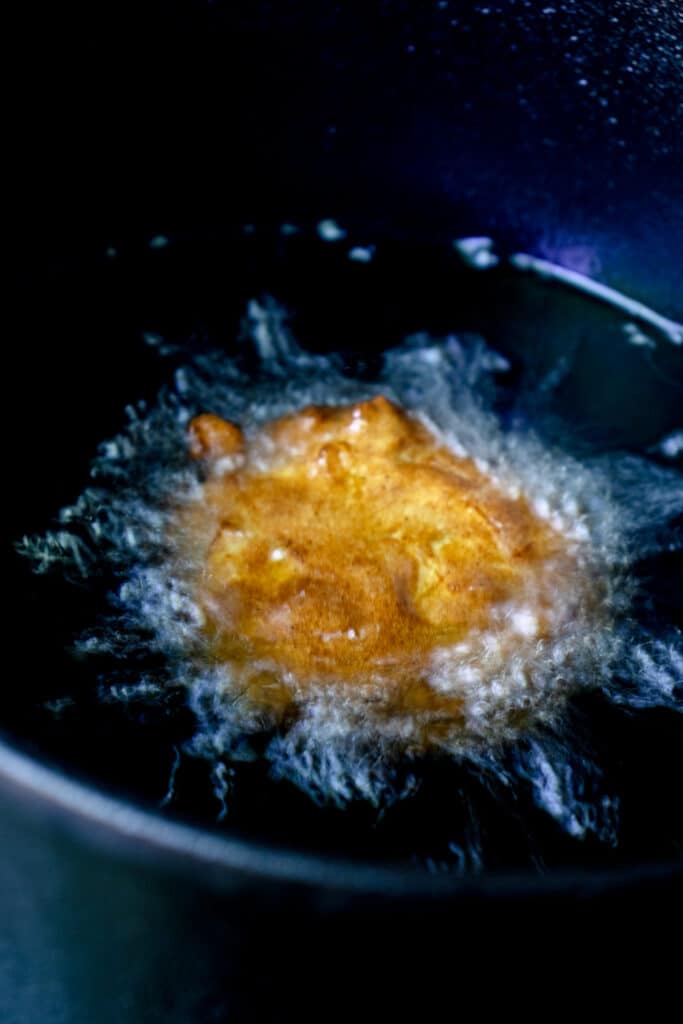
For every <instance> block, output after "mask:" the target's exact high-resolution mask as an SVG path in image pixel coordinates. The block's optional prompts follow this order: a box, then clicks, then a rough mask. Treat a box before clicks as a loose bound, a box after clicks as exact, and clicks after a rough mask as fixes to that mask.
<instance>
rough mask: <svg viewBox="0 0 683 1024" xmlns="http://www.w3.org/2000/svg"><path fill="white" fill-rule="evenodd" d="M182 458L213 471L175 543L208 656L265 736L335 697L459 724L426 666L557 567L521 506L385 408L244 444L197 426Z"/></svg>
mask: <svg viewBox="0 0 683 1024" xmlns="http://www.w3.org/2000/svg"><path fill="white" fill-rule="evenodd" d="M189 444H190V450H191V452H192V454H193V455H194V456H195V457H196V458H199V459H202V460H204V462H205V463H206V468H207V480H206V483H205V484H204V489H203V500H202V501H201V502H199V503H197V505H196V506H193V508H192V510H191V512H190V513H189V514H188V516H187V518H186V521H185V522H184V523H183V531H184V534H185V535H186V536H188V537H190V538H191V539H192V544H193V545H194V549H195V557H196V558H198V560H199V562H200V564H201V566H202V569H201V571H200V577H199V578H198V580H197V594H198V600H199V603H200V605H201V606H202V608H203V610H204V612H205V615H206V619H207V631H208V635H209V637H210V641H209V646H210V650H211V655H212V657H213V658H214V659H216V660H217V661H220V662H224V663H225V662H227V663H230V665H231V666H232V667H233V669H234V672H235V674H236V677H237V678H239V680H240V684H241V686H242V694H243V696H244V697H245V698H246V699H249V700H250V701H253V703H254V705H255V706H256V707H257V708H260V709H263V710H264V711H268V712H269V713H270V714H271V715H272V716H274V718H275V719H276V720H277V719H281V718H284V717H286V716H287V715H288V714H291V713H294V709H295V705H296V702H297V701H301V699H302V696H303V697H304V698H305V693H306V691H307V689H309V688H311V687H316V688H317V687H320V686H329V685H331V684H332V685H341V686H342V687H344V686H352V687H354V688H355V689H356V690H357V689H358V688H359V687H364V688H365V689H366V691H367V694H368V699H369V700H372V699H373V696H372V695H373V693H375V692H377V690H378V688H379V689H380V690H381V692H382V694H383V697H382V700H383V702H384V705H386V704H387V695H388V706H389V707H390V709H391V711H392V713H396V712H398V713H410V712H412V711H418V710H428V711H435V712H437V713H438V714H439V715H441V716H443V717H444V718H445V720H449V719H450V720H451V721H452V720H453V719H457V717H458V714H459V706H460V705H459V701H458V699H457V698H456V697H454V696H453V695H449V694H445V693H441V692H439V691H438V689H437V688H434V687H433V686H432V685H430V681H429V674H430V655H431V652H433V651H434V650H435V649H436V648H443V647H445V646H448V645H453V644H457V643H459V642H461V641H462V640H463V638H464V637H465V636H466V635H467V634H468V633H469V632H470V631H472V630H481V629H485V628H486V627H487V624H488V623H489V621H490V615H491V611H492V609H493V608H494V607H496V606H500V605H501V604H503V603H505V602H509V601H511V600H514V598H515V596H516V595H518V594H520V593H523V592H524V590H525V588H527V589H528V587H529V585H530V584H533V579H534V576H535V574H536V572H537V570H538V567H539V566H540V565H541V564H542V563H543V562H544V561H545V560H546V559H547V558H548V557H550V556H552V557H557V556H558V554H560V553H561V540H560V537H559V535H558V534H556V533H555V532H554V531H553V530H552V529H551V528H550V527H549V526H548V525H547V524H546V523H545V522H543V521H542V520H540V519H539V518H538V517H537V516H535V515H534V514H533V513H532V511H531V509H530V508H529V506H528V504H527V502H526V501H525V500H524V499H523V498H518V499H511V498H508V497H506V496H504V495H503V494H502V493H501V491H500V490H499V489H497V488H496V486H494V484H493V483H492V482H491V481H490V480H489V479H488V478H487V477H486V476H485V475H484V474H483V473H482V472H480V471H479V470H478V469H477V468H476V466H475V465H474V463H473V462H472V461H471V460H470V459H467V458H462V457H459V456H457V455H456V454H454V453H453V452H452V451H451V450H450V449H448V448H447V447H445V446H444V444H443V443H442V442H440V440H439V439H438V438H437V437H436V436H435V435H434V434H432V432H431V431H430V430H428V429H427V428H426V427H425V426H423V425H422V424H421V423H420V422H419V421H418V420H417V419H415V418H413V417H411V416H409V415H408V414H406V413H404V412H403V411H402V410H401V409H399V408H398V407H397V406H396V405H394V404H393V403H392V402H390V401H388V400H387V399H385V398H383V397H381V396H380V397H377V398H374V399H372V400H370V401H365V402H361V403H358V404H356V405H352V406H346V407H341V408H327V407H308V408H305V409H303V410H301V411H299V412H297V413H295V414H292V415H290V416H286V417H283V418H282V419H279V420H276V421H274V422H272V423H271V424H269V425H268V426H267V427H265V428H263V429H262V430H261V432H260V433H259V434H258V435H257V436H256V437H255V438H253V439H250V441H249V443H247V442H246V441H245V438H244V437H243V435H242V433H241V431H240V430H239V429H238V428H237V427H236V426H234V425H233V424H230V423H227V422H225V421H224V420H221V419H219V418H218V417H215V416H212V415H210V414H205V415H202V416H198V417H197V418H196V419H194V420H193V421H192V423H191V425H190V439H189ZM538 611H539V615H538V630H539V634H540V635H541V636H542V634H543V631H544V629H545V628H546V627H545V625H544V614H543V607H542V600H541V602H540V603H539V607H538Z"/></svg>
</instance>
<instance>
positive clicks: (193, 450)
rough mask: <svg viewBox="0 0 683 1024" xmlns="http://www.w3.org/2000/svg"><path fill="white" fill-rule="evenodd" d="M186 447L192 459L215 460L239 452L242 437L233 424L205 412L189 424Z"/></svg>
mask: <svg viewBox="0 0 683 1024" xmlns="http://www.w3.org/2000/svg"><path fill="white" fill-rule="evenodd" d="M188 445H189V449H190V454H191V456H192V458H193V459H207V460H216V459H220V458H224V457H225V456H226V455H236V454H237V453H239V452H241V451H242V448H243V446H244V437H243V436H242V431H241V430H240V429H239V427H236V426H235V425H234V423H228V421H227V420H222V419H221V418H220V416H214V415H213V413H208V412H207V413H202V415H201V416H195V418H194V419H193V420H192V422H191V423H190V426H189V430H188Z"/></svg>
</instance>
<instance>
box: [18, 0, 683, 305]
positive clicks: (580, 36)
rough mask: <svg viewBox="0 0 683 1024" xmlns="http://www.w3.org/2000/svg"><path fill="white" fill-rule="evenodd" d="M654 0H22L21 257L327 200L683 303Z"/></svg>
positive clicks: (375, 227) (665, 81) (673, 98)
mask: <svg viewBox="0 0 683 1024" xmlns="http://www.w3.org/2000/svg"><path fill="white" fill-rule="evenodd" d="M651 7H652V5H651V4H646V3H638V2H635V3H634V2H631V0H618V2H615V3H612V4H609V5H605V4H601V3H597V2H594V0H562V2H559V0H558V2H557V3H551V2H550V0H548V3H547V4H545V3H544V4H541V3H535V2H531V0H504V2H497V3H496V2H493V0H491V2H490V3H473V2H472V0H446V2H432V0H419V2H417V0H413V2H410V0H385V2H378V0H346V2H344V3H334V2H331V0H278V2H265V0H170V2H169V0H164V2H161V0H160V2H152V0H146V2H143V3H138V4H121V3H111V2H108V0H104V2H101V3H98V4H93V5H89V6H88V7H87V9H86V8H84V7H81V6H79V5H71V6H65V5H61V4H59V5H48V4H42V5H41V4H39V5H26V6H25V8H24V10H23V12H21V13H20V14H19V16H17V15H15V16H14V23H12V22H11V21H10V31H9V33H8V50H9V67H10V74H9V82H8V87H7V93H6V99H7V101H8V102H7V114H6V121H5V128H4V132H3V134H4V136H5V141H6V147H5V158H4V164H5V167H6V169H8V170H9V172H10V178H11V184H10V186H9V188H8V189H7V191H6V194H5V209H6V212H7V213H8V215H9V219H10V221H11V222H12V226H13V228H14V229H15V235H14V237H15V241H14V243H13V248H12V250H11V251H12V254H13V262H14V261H18V262H20V263H21V266H22V269H24V268H26V267H27V266H29V267H35V266H40V265H41V264H43V262H45V261H48V262H54V261H60V260H64V259H65V258H66V257H67V255H68V254H74V253H75V254H77V255H78V256H80V257H83V255H84V253H86V252H90V251H91V249H90V247H91V246H93V247H95V248H97V247H100V246H102V245H109V244H115V243H116V242H117V241H121V240H122V239H129V238H130V237H138V236H142V235H145V233H146V234H148V235H153V234H155V233H157V232H160V231H163V232H164V233H169V232H170V233H173V232H176V233H177V232H182V231H189V232H195V233H196V232H197V231H200V230H208V231H216V230H217V229H220V227H221V226H225V225H226V224H230V223H234V222H236V221H239V222H242V223H244V222H246V221H264V220H268V219H276V220H278V221H297V220H302V219H306V218H313V219H319V218H321V217H324V216H333V217H337V218H338V219H341V220H344V222H345V223H347V224H348V223H349V222H350V221H353V222H355V223H356V224H360V225H362V226H363V227H364V228H365V230H366V232H367V234H368V235H369V236H372V237H373V238H374V237H376V236H377V235H380V236H382V235H392V236H393V235H396V234H401V233H403V234H406V235H408V236H410V237H414V236H415V235H416V234H422V235H428V236H433V235H434V234H435V233H438V232H440V233H443V234H445V235H446V236H453V235H457V234H473V233H475V234H482V233H483V234H486V233H493V234H495V235H496V237H499V238H504V239H506V240H508V241H510V242H511V244H516V245H519V246H521V247H524V248H532V249H533V250H534V251H536V252H537V253H538V254H539V255H548V256H550V257H551V258H557V259H558V261H559V262H563V263H565V264H566V265H570V266H574V267H575V268H576V269H579V270H587V271H589V272H591V273H596V274H598V275H599V276H602V277H603V278H605V279H606V280H608V281H610V282H611V283H614V284H616V285H617V286H623V287H626V288H627V290H630V291H631V292H635V293H637V294H638V296H639V297H642V298H644V299H645V300H647V301H651V302H654V303H655V304H656V305H658V306H659V307H660V308H661V309H662V311H668V312H669V313H673V312H675V310H676V306H678V311H679V312H680V307H681V299H680V295H681V292H682V290H683V289H681V277H680V273H681V272H680V258H679V257H680V240H681V237H682V236H683V213H682V212H681V211H682V209H683V204H682V203H681V199H682V197H683V184H682V182H683V159H682V157H683V132H682V131H681V126H682V124H683V116H682V112H681V88H682V81H683V70H682V68H683V51H682V46H683V42H682V41H683V28H682V24H681V18H682V17H683V15H682V14H681V10H680V5H679V4H678V3H677V2H676V0H661V2H659V3H658V4H657V5H656V12H655V10H654V8H653V9H652V11H650V8H651ZM19 254H21V255H19ZM655 254H656V255H655Z"/></svg>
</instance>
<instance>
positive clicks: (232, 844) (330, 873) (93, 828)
mask: <svg viewBox="0 0 683 1024" xmlns="http://www.w3.org/2000/svg"><path fill="white" fill-rule="evenodd" d="M0 785H1V786H2V787H3V789H5V790H9V791H10V793H11V794H12V795H13V796H14V797H15V799H16V798H18V799H19V800H20V801H21V802H23V803H25V804H26V803H29V804H32V805H34V807H37V808H38V810H39V812H43V813H46V812H47V813H49V815H50V818H51V819H54V818H57V819H58V821H59V823H60V824H62V825H66V826H67V828H69V830H70V831H75V832H77V833H78V834H79V835H80V836H81V837H83V836H84V834H85V837H86V838H88V839H93V838H95V839H96V838H97V837H98V836H99V838H100V839H101V840H104V841H108V842H109V845H110V846H111V845H112V843H114V844H115V845H118V846H123V847H124V849H126V850H129V851H131V852H135V853H138V854H140V853H144V854H146V855H147V857H148V859H149V858H150V857H151V858H152V859H158V858H159V857H160V856H161V857H164V858H165V859H166V860H167V861H169V862H171V864H172V865H175V866H177V867H180V866H181V865H183V864H184V866H185V867H186V868H187V867H191V868H192V869H193V874H194V875H195V876H196V878H197V880H198V881H200V882H201V881H202V880H207V879H208V880H210V881H211V882H212V883H213V884H214V885H216V884H217V885H218V887H221V883H222V884H223V885H226V884H228V885H229V886H234V884H235V875H237V876H238V878H239V877H241V878H242V879H243V880H244V881H245V882H248V881H252V882H253V881H258V882H261V883H264V882H270V883H275V884H278V883H279V884H282V885H295V886H300V887H304V888H307V889H317V890H326V891H328V892H330V893H335V892H336V893H337V894H339V895H348V896H351V895H367V896H393V897H398V896H404V897H409V898H410V897H413V898H414V897H422V898H429V897H432V898H439V897H441V898H443V897H446V896H448V897H462V898H463V899H465V898H467V899H471V898H473V897H479V898H487V897H488V898H491V897H508V898H510V897H512V898H515V897H519V898H525V897H528V896H540V895H553V894H555V895H562V894H565V895H566V894H569V893H570V892H574V893H576V892H577V890H578V891H580V893H581V894H582V895H591V894H595V895H596V894H598V893H606V892H610V891H614V890H617V889H623V888H630V887H631V886H636V885H639V884H643V883H654V884H656V883H658V882H667V881H671V880H673V879H674V878H679V877H683V860H681V861H679V862H677V861H671V862H653V863H643V864H637V865H629V866H624V867H618V868H614V869H604V868H593V869H583V870H580V871H579V870H574V871H572V870H568V869H559V870H557V871H550V872H548V873H547V874H532V873H531V872H528V873H524V872H519V871H517V872H484V873H482V874H481V875H474V876H468V875H451V874H431V873H430V872H428V871H427V870H426V869H421V868H416V867H411V868H404V867H400V866H393V865H390V864H387V863H379V864H373V863H370V862H367V861H355V860H344V859H341V858H335V857H331V856H328V855H325V854H314V853H309V852H303V851H299V850H296V849H293V848H285V847H283V848H278V847H270V846H268V844H266V843H264V842H257V841H252V840H249V839H243V838H239V837H230V836H225V835H218V834H215V833H212V832H211V831H210V830H209V829H206V828H202V827H198V826H195V825H189V824H185V823H181V822H176V821H171V820H169V819H168V818H165V817H163V815H162V814H160V813H158V812H155V811H153V810H151V809H148V808H144V807H140V806H135V805H134V804H132V803H128V802H126V800H124V799H122V798H120V797H117V796H113V795H111V794H109V793H106V792H103V791H101V790H99V789H98V788H96V786H94V785H92V784H89V783H85V782H82V781H80V780H78V779H76V778H74V777H72V776H70V775H68V774H66V773H64V772H62V771H59V770H57V769H55V768H52V767H49V766H47V765H45V764H42V763H41V762H40V761H39V760H38V759H37V758H35V757H32V756H30V755H28V754H26V753H23V752H20V751H19V750H18V749H16V748H15V747H14V746H13V745H12V744H11V742H7V741H6V740H3V739H0ZM198 868H199V869H201V870H200V871H197V869H198ZM228 873H229V874H228Z"/></svg>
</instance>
